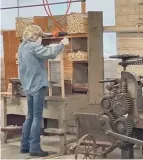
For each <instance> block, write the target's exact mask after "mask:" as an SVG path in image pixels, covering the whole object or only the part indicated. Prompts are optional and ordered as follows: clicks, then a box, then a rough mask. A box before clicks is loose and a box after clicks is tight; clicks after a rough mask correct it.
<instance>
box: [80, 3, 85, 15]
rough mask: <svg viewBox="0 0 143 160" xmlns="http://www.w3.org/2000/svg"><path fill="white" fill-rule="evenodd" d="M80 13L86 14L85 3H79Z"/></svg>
mask: <svg viewBox="0 0 143 160" xmlns="http://www.w3.org/2000/svg"><path fill="white" fill-rule="evenodd" d="M81 13H86V1H85V2H81Z"/></svg>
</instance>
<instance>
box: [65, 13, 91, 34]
mask: <svg viewBox="0 0 143 160" xmlns="http://www.w3.org/2000/svg"><path fill="white" fill-rule="evenodd" d="M87 21H88V18H87V14H81V13H74V14H70V15H68V16H67V32H68V33H69V34H76V33H87V25H88V22H87Z"/></svg>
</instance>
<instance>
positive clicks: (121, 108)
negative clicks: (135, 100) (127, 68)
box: [111, 93, 132, 117]
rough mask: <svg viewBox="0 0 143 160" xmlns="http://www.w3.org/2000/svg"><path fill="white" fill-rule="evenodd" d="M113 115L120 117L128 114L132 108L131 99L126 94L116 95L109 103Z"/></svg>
mask: <svg viewBox="0 0 143 160" xmlns="http://www.w3.org/2000/svg"><path fill="white" fill-rule="evenodd" d="M111 106H112V109H113V113H114V114H115V115H116V116H118V117H120V116H123V115H126V114H128V113H129V111H130V110H131V108H132V99H131V98H130V96H129V95H128V94H125V93H120V94H117V95H116V96H115V97H114V98H113V99H112V102H111Z"/></svg>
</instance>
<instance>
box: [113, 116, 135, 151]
mask: <svg viewBox="0 0 143 160" xmlns="http://www.w3.org/2000/svg"><path fill="white" fill-rule="evenodd" d="M114 127H115V128H114V129H115V132H116V133H119V134H122V135H125V136H128V137H130V136H132V132H133V126H132V122H130V121H129V120H128V119H127V118H126V117H124V116H122V117H120V118H118V119H117V120H116V121H115V123H114ZM125 147H128V143H127V142H124V141H121V142H120V143H119V148H125Z"/></svg>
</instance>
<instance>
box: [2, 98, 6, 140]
mask: <svg viewBox="0 0 143 160" xmlns="http://www.w3.org/2000/svg"><path fill="white" fill-rule="evenodd" d="M1 100H2V101H1V102H2V104H1V128H4V127H6V126H7V99H6V97H2V99H1ZM1 134H2V137H1V142H2V143H6V142H7V133H1Z"/></svg>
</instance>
